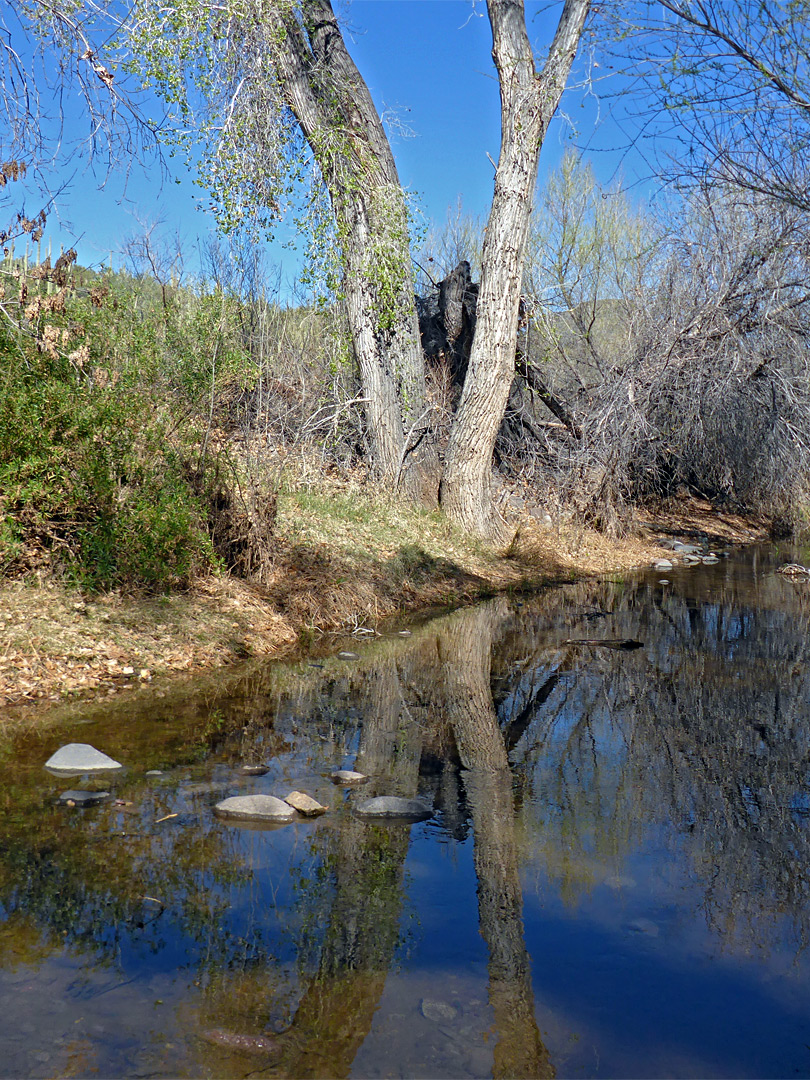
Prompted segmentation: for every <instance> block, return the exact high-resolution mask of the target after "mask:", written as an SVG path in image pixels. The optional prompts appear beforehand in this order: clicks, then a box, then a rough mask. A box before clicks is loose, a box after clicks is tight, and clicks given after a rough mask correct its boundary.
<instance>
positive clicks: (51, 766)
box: [45, 742, 123, 776]
mask: <svg viewBox="0 0 810 1080" xmlns="http://www.w3.org/2000/svg"><path fill="white" fill-rule="evenodd" d="M45 768H46V769H47V770H48V771H49V772H51V773H53V774H54V776H75V775H77V774H78V773H90V772H106V771H109V770H110V769H121V768H123V766H122V765H121V762H120V761H116V760H115V759H114V758H111V757H108V756H107V755H106V754H102V752H101V751H100V750H96V748H95V746H91V745H90V744H89V743H79V742H73V743H67V744H66V745H65V746H62V747H60V749H59V750H57V751H56V753H55V754H51V756H50V757H49V758H48V760H47V761H46V762H45Z"/></svg>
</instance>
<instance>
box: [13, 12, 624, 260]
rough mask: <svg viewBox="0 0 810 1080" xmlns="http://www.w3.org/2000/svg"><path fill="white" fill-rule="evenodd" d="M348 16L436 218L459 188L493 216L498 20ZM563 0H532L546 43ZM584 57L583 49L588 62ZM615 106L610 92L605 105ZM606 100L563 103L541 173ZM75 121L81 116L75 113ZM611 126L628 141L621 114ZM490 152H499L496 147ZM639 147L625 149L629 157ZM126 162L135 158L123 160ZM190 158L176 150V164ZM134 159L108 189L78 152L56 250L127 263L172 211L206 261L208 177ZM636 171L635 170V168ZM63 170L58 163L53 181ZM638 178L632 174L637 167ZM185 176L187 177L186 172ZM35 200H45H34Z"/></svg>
mask: <svg viewBox="0 0 810 1080" xmlns="http://www.w3.org/2000/svg"><path fill="white" fill-rule="evenodd" d="M335 6H336V11H338V13H339V14H340V15H342V16H344V18H345V20H346V23H347V26H346V29H345V31H344V34H345V37H346V41H347V45H348V47H349V49H350V51H351V53H352V55H353V56H354V59H355V61H356V63H357V65H358V68H359V69H360V71H361V73H362V75H363V76H364V78H365V80H366V82H367V83H368V85H369V88H370V90H371V93H372V95H373V97H374V100H375V102H376V104H377V106H378V109H379V110H380V111H381V113H382V114H383V116H384V117H386V118H388V119H389V121H390V122H389V125H388V126H389V134H390V138H391V142H392V146H393V150H394V155H395V157H396V160H397V165H398V168H399V172H400V179H401V180H402V182H403V184H404V185H405V186H406V187H407V188H408V189H409V190H410V191H412V192H414V193H415V195H416V198H417V202H418V205H419V206H420V208H421V210H422V213H423V214H424V215H425V217H426V218H427V219H428V220H433V221H436V222H437V223H442V222H443V221H444V220H445V218H446V216H447V213H448V210H450V209H451V208H452V209H455V207H456V206H457V204H458V201H459V199H461V200H462V204H463V208H464V210H465V211H467V212H469V213H470V214H473V215H476V216H485V215H486V213H487V211H488V207H489V203H490V199H491V197H492V188H493V177H494V169H493V165H492V163H491V161H490V160H489V157H491V158H492V159H493V160H497V157H498V148H499V140H500V118H499V96H498V83H497V78H496V74H495V71H494V68H493V65H492V60H491V55H490V52H491V47H492V43H491V32H490V27H489V21H488V19H487V17H486V8H485V4H484V3H483V2H482V0H478V2H477V3H472V2H471V0H352V2H351V3H344V4H340V3H336V5H335ZM560 9H561V5H560V3H559V2H552V3H547V2H544V3H539V2H532V0H530V2H528V3H527V5H526V10H527V25H528V27H529V32H530V36H531V38H532V41H533V43H535V45H536V47H537V50H538V51H542V50H543V48H544V47H547V45H548V43H549V42H550V40H551V37H552V36H553V32H554V28H555V26H556V21H557V18H558V16H559V12H560ZM583 63H584V59H582V58H581V60H580V67H582V65H583ZM601 108H602V110H603V112H604V103H602V106H601ZM596 109H597V102H596V99H595V98H594V97H593V96H590V97H583V95H581V94H579V95H578V94H576V93H574V94H573V95H572V96H570V98H569V99H567V100H565V109H564V110H563V111H564V112H565V113H566V114H567V116H568V117H570V118H572V119H573V120H575V121H577V122H578V123H579V127H580V130H579V131H578V132H576V131H575V130H574V128H573V126H572V123H571V121H570V120H569V119H566V118H564V117H561V118H558V119H557V120H555V122H554V124H553V126H552V129H551V130H550V132H549V134H548V136H547V139H546V143H545V145H544V147H543V153H542V157H541V178H542V176H543V175H544V174H545V173H546V172H547V171H548V170H549V169H550V168H553V167H554V166H555V165H556V164H557V162H558V161H559V159H560V157H561V155H562V153H563V150H564V148H565V147H566V146H567V145H570V144H571V143H572V142H574V141H577V140H578V141H579V142H588V141H589V140H590V141H593V138H592V135H591V132H592V128H593V123H594V119H595V114H596ZM73 123H77V124H78V123H79V122H78V121H76V120H74V121H73ZM601 133H602V134H601V136H600V137H607V139H608V140H609V141H610V140H612V141H614V142H621V139H620V137H619V136H618V135H617V134H616V132H615V130H614V129H613V128H612V126H611V125H610V123H607V124H606V125H604V126H603V127H602V129H601ZM487 155H489V157H488V156H487ZM594 161H595V167H596V169H597V174H598V175H601V176H602V177H603V178H605V179H607V178H609V176H610V175H611V174H612V173H613V171H614V170H615V169H616V167H617V165H618V164H619V163H620V161H622V159H621V155H617V154H615V153H612V154H607V155H605V154H603V155H597V156H596V158H595V159H594ZM633 161H634V159H630V158H628V159H624V160H623V166H622V167H623V168H624V171H625V173H626V172H627V168H628V165H632V164H633ZM122 165H123V163H122ZM177 165H178V163H177V161H176V160H173V161H170V162H169V167H170V170H172V169H173V168H176V167H177ZM126 171H127V170H125V169H124V168H123V167H122V170H121V172H120V173H118V174H113V175H112V176H111V177H109V178H108V179H107V181H106V184H105V187H104V188H103V189H102V190H101V191H99V188H98V182H99V181H98V178H97V177H95V176H94V175H93V174H92V172H90V171H88V170H86V169H85V170H83V169H82V166H81V165H78V166H77V164H76V163H74V164H73V165H72V166H71V168H70V173H71V174H72V175H73V180H72V182H71V184H70V186H69V187H68V188H67V190H66V191H65V192H64V193H63V194H62V195H61V196H60V199H59V203H58V218H57V215H52V216H51V218H50V221H49V228H48V232H47V235H48V236H49V237H50V238H51V242H52V244H53V246H54V250H55V251H58V248H59V244H60V243H64V244H65V245H67V244H69V243H73V244H75V246H77V248H78V251H79V259H80V262H82V263H84V264H89V265H97V264H99V263H102V262H108V261H109V259H110V256H111V254H112V261H113V264H114V265H116V266H118V265H120V263H121V256H120V254H119V253H120V249H121V246H122V243H123V240H124V239H125V238H126V237H127V236H129V235H132V234H134V233H138V232H139V231H142V230H141V226H140V225H139V220H140V221H141V222H151V221H154V220H156V219H158V218H161V219H163V220H164V222H165V226H164V227H165V229H166V230H167V231H168V232H175V231H176V232H178V233H179V235H180V237H181V239H182V241H183V245H184V247H185V248H186V249H187V251H188V253H189V258H188V265H190V266H191V267H192V268H193V267H194V265H195V263H196V255H195V251H196V249H197V242H198V238H200V237H204V236H205V235H206V234H207V233H209V232H210V231H211V229H212V222H211V220H210V219H209V218H208V217H207V216H206V215H205V214H203V213H202V212H200V211H198V210H196V209H195V196H197V195H199V193H200V192H199V189H198V188H196V187H195V186H194V185H193V183H192V177H191V175H190V174H189V173H188V171H187V170H186V169H185V168H179V170H178V171H176V172H173V173H172V175H170V176H169V177H168V178H166V179H164V180H162V181H161V178H160V174H159V170H158V169H157V167H153V168H152V169H150V170H149V171H147V172H144V171H143V170H141V169H137V168H136V169H134V170H131V171H129V174H128V177H127V179H126V183H124V176H125V173H126ZM631 173H632V170H631ZM58 178H59V173H58V171H57V172H55V173H54V174H53V179H52V182H53V183H56V182H57V180H58ZM631 179H632V175H631ZM178 181H179V183H178ZM27 209H28V211H29V212H30V211H31V210H34V209H36V206H35V203H34V201H33V200H30V201H29V202H28V204H27ZM268 262H269V263H270V264H273V263H280V264H281V265H282V266H283V268H284V272H285V274H286V275H287V276H290V275H291V274H292V273H293V272H294V267H295V258H294V256H292V255H291V254H290V252H289V251H288V250H286V249H284V248H283V247H281V245H280V244H275V245H271V246H270V247H269V249H268Z"/></svg>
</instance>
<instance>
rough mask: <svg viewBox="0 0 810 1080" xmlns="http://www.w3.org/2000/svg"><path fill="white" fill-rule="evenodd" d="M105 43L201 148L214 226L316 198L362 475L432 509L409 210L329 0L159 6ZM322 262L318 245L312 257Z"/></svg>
mask: <svg viewBox="0 0 810 1080" xmlns="http://www.w3.org/2000/svg"><path fill="white" fill-rule="evenodd" d="M120 40H121V42H122V44H123V47H124V49H125V51H126V53H127V54H128V56H129V60H128V63H129V65H130V66H131V67H132V68H133V70H137V71H138V72H139V73H140V74H141V76H142V77H143V78H144V80H145V82H146V83H147V84H151V85H153V86H154V87H155V88H156V89H157V90H158V92H159V93H160V94H161V95H162V96H163V97H164V99H165V100H166V101H167V102H168V104H169V107H170V111H171V116H172V125H173V131H174V137H175V138H176V139H178V141H179V142H180V143H183V144H185V146H186V148H187V149H189V150H191V151H192V152H194V150H195V149H196V148H197V146H198V144H199V143H201V144H202V150H203V174H204V178H203V183H204V185H205V186H206V187H207V188H208V189H209V190H210V191H211V194H212V199H213V202H212V208H213V209H214V210H215V212H216V213H217V215H218V218H219V221H220V224H221V225H222V226H223V227H224V228H225V229H226V230H227V229H233V228H235V227H239V226H241V225H244V224H245V223H250V224H252V225H254V226H255V225H259V226H264V227H267V228H272V227H273V226H275V225H276V224H277V223H278V221H279V220H280V218H281V217H282V216H283V215H284V213H285V212H286V211H287V210H288V209H289V208H290V206H291V204H292V205H294V204H295V202H296V198H298V199H299V203H300V199H301V198H302V197H303V199H304V201H305V202H306V199H307V187H306V184H307V183H308V180H307V178H308V177H310V176H311V175H312V174H311V172H310V171H309V170H310V169H314V172H315V181H316V185H315V186H316V188H317V185H318V183H322V185H323V186H324V187H325V189H326V192H327V193H328V201H329V205H330V208H331V215H332V220H331V221H328V220H327V221H324V219H323V218H322V217H321V218H319V217H318V216H317V210H318V209H319V208H320V207H319V204H318V202H317V198H316V197H315V198H313V200H311V201H310V203H309V208H310V210H312V209H313V207H314V211H313V213H311V214H310V216H309V219H308V221H307V225H308V226H313V225H314V228H315V230H316V232H319V233H320V234H321V235H320V236H319V237H317V238H316V239H317V240H320V242H321V246H322V248H323V247H326V248H327V249H328V248H329V247H330V246H331V245H334V246H335V247H336V249H337V251H338V254H339V259H338V260H337V266H336V273H335V277H334V281H333V282H332V284H333V285H334V287H335V290H336V291H337V292H338V293H339V294H340V295H342V297H343V300H344V302H345V308H346V312H347V319H348V324H349V327H350V332H351V338H352V345H353V349H354V355H355V358H356V361H357V365H358V368H359V372H360V379H361V384H362V390H363V397H364V399H365V400H364V410H365V418H366V427H367V437H368V441H369V447H370V458H371V465H372V472H373V474H374V475H375V477H376V478H377V479H378V480H379V481H381V482H382V483H384V484H386V485H388V486H389V487H390V488H392V489H395V490H399V491H401V492H402V493H404V494H405V495H406V496H407V497H410V498H412V499H414V500H416V501H420V502H423V503H427V504H431V503H432V504H435V503H436V499H437V492H438V481H439V473H438V458H437V455H436V451H435V447H434V446H433V444H432V443H431V441H430V440H429V439H428V438H427V429H428V418H429V412H428V410H427V408H426V403H425V372H424V357H423V355H422V350H421V345H420V340H419V327H418V322H417V319H416V312H415V307H414V299H413V278H412V272H411V262H410V251H409V243H408V212H407V205H406V200H405V195H404V192H403V190H402V186H401V184H400V181H399V177H398V175H397V170H396V165H395V163H394V158H393V154H392V153H391V148H390V145H389V143H388V139H387V137H386V135H385V131H384V129H383V126H382V123H381V121H380V117H379V115H378V113H377V111H376V109H375V107H374V103H373V101H372V99H371V95H370V93H369V91H368V88H367V86H366V84H365V82H364V81H363V79H362V77H361V75H360V73H359V72H358V70H357V68H356V66H355V64H354V62H353V61H352V59H351V57H350V55H349V53H348V51H347V49H346V46H345V43H344V40H343V37H342V35H341V32H340V29H339V27H338V23H337V20H336V18H335V15H334V12H333V11H332V7H331V4H330V3H329V2H328V0H304V2H303V3H298V2H292V0H250V2H249V3H246V4H244V5H236V4H224V5H223V4H213V3H208V2H205V0H174V2H173V3H169V4H165V5H162V6H161V7H160V8H157V7H156V6H155V5H154V4H152V3H149V2H147V0H143V2H141V3H138V4H136V5H135V8H134V11H133V14H132V17H131V19H130V21H129V22H128V23H127V24H125V25H124V26H123V27H122V33H121V37H120ZM321 254H322V255H323V250H322V252H321Z"/></svg>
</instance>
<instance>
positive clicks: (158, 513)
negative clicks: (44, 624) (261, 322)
mask: <svg viewBox="0 0 810 1080" xmlns="http://www.w3.org/2000/svg"><path fill="white" fill-rule="evenodd" d="M152 284H154V283H152ZM85 292H86V295H73V296H72V297H68V299H67V300H66V301H65V303H64V304H63V305H59V309H58V310H55V311H54V310H52V311H50V312H48V313H47V314H44V315H43V314H42V313H41V312H40V313H38V312H36V311H35V310H34V309H33V308H29V315H30V316H31V319H30V321H29V323H28V325H27V326H25V327H24V328H23V329H21V330H19V331H15V330H14V329H13V328H11V327H4V328H3V329H2V332H1V333H0V358H2V359H0V367H2V371H3V375H2V385H1V386H0V399H1V400H2V406H0V509H1V510H2V515H0V516H1V517H2V520H3V526H2V528H1V529H0V566H2V567H4V568H6V569H12V570H15V571H17V572H24V571H25V570H31V569H35V568H38V567H40V566H43V565H48V566H51V567H55V568H61V569H62V570H63V571H64V572H65V573H67V574H68V575H70V576H72V577H73V578H75V580H76V581H77V582H78V583H80V584H81V585H82V586H83V587H85V588H88V589H109V588H116V587H120V588H124V589H127V590H132V591H141V592H158V591H162V590H166V589H170V588H177V587H184V586H186V585H187V584H188V583H189V581H190V580H191V579H192V577H193V576H194V575H195V574H197V573H199V572H201V571H203V570H204V569H205V568H207V567H210V566H212V565H214V564H215V562H216V559H215V556H214V551H213V548H212V543H211V538H210V536H209V522H208V517H209V508H208V507H207V506H206V502H205V498H204V493H205V491H206V489H209V490H210V489H211V487H212V484H213V480H212V478H211V477H210V476H206V475H205V471H204V469H203V471H202V473H201V472H200V469H199V462H198V457H199V445H200V442H201V439H202V437H203V430H202V424H203V423H204V422H205V411H206V404H207V402H208V399H209V398H210V396H211V393H212V390H215V389H216V388H217V387H218V386H221V385H222V381H223V380H228V379H233V378H244V377H247V362H246V358H245V355H244V353H243V352H242V351H241V350H240V349H239V347H238V344H237V343H236V342H235V341H234V340H232V335H231V337H230V338H228V336H227V335H226V334H225V332H224V326H225V321H226V319H225V316H226V315H227V303H228V302H227V301H226V300H225V298H224V297H222V296H221V295H217V294H216V293H215V294H214V295H207V296H202V297H194V296H193V295H187V296H185V297H183V296H176V297H175V298H174V299H172V300H171V301H170V302H169V303H168V304H165V303H164V300H165V297H164V298H163V299H161V300H160V302H157V301H156V298H155V297H151V298H150V289H149V288H148V287H146V288H140V287H139V286H138V282H137V281H134V280H133V279H131V278H128V277H127V276H126V275H114V276H109V277H108V278H107V279H106V281H105V284H104V286H103V289H102V288H99V287H98V286H94V289H93V291H92V293H91V292H88V291H85ZM102 293H104V294H105V295H103V296H102ZM68 349H70V350H71V351H70V352H68V351H67V350H68Z"/></svg>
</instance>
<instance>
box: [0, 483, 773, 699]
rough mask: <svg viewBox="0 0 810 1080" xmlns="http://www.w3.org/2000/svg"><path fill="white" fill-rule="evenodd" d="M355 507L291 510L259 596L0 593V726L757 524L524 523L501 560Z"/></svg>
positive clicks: (223, 587)
mask: <svg viewBox="0 0 810 1080" xmlns="http://www.w3.org/2000/svg"><path fill="white" fill-rule="evenodd" d="M359 505H360V504H359V503H358V501H357V499H356V498H353V499H351V500H347V501H346V503H345V505H344V506H343V510H342V511H341V510H339V511H337V512H336V511H335V509H334V507H335V502H334V500H332V502H331V503H330V504H329V507H328V512H327V510H325V508H324V505H322V504H320V503H318V500H317V498H315V497H314V496H312V495H311V494H310V495H309V496H308V497H307V498H301V497H300V493H299V494H298V495H296V497H295V498H293V497H291V498H290V499H289V500H288V503H287V505H286V508H285V511H284V514H283V515H282V516H281V518H280V524H279V541H278V548H277V550H276V552H275V553H274V559H273V564H272V570H271V572H270V573H269V575H268V576H267V579H266V581H265V583H264V584H262V585H261V586H251V585H247V584H245V583H244V582H240V581H237V580H234V579H233V578H230V577H228V576H227V575H223V576H219V577H210V578H207V579H205V580H203V581H200V582H198V583H197V585H196V586H195V588H194V589H193V590H192V591H191V592H189V593H185V594H182V595H173V596H168V597H156V598H150V599H133V598H131V597H123V596H120V595H118V594H114V593H113V594H108V595H104V596H95V597H89V596H82V595H81V594H80V593H78V592H76V591H73V590H71V589H70V588H68V587H67V586H66V585H65V584H64V583H62V582H60V581H58V580H54V579H51V578H43V577H39V578H29V579H27V580H25V581H8V580H7V581H4V582H2V583H0V708H2V709H3V712H4V713H5V715H6V716H8V717H11V715H12V714H14V715H18V714H19V710H20V708H21V707H27V708H26V711H29V710H30V709H31V707H32V706H35V707H36V708H35V711H36V712H37V713H39V712H40V711H41V710H43V709H50V708H53V707H54V706H55V705H56V704H57V703H62V702H64V701H65V700H70V699H77V698H87V697H104V696H107V695H109V696H115V695H118V694H122V693H126V692H127V691H132V690H133V689H134V688H135V687H138V686H141V687H143V686H145V685H147V684H149V685H152V686H155V688H156V691H157V692H159V688H160V684H161V683H163V682H165V680H166V679H167V678H168V677H170V676H171V675H172V674H174V673H178V672H186V673H188V672H192V671H200V670H203V669H206V668H213V667H216V666H219V665H225V664H231V663H234V662H235V661H238V660H242V659H246V658H248V657H251V656H268V657H281V656H284V655H290V654H292V653H294V652H295V651H296V650H300V649H305V648H307V647H309V646H310V645H311V644H312V642H313V641H314V640H315V639H317V638H319V637H320V636H321V635H324V634H329V633H336V632H343V633H351V632H357V633H361V632H363V631H364V630H372V629H373V628H374V627H376V626H377V625H379V624H380V622H381V621H382V620H384V619H387V618H391V617H397V616H398V617H404V616H406V615H408V614H411V613H414V612H416V611H419V610H421V609H425V608H428V607H433V606H437V605H440V606H446V605H456V604H461V603H467V602H471V601H474V600H476V599H480V598H481V597H485V596H489V595H492V594H494V593H497V592H503V591H508V590H526V589H531V588H537V587H541V586H542V585H543V584H544V583H550V582H554V581H561V580H573V579H575V578H578V577H584V576H598V575H604V574H607V573H611V572H623V571H628V570H631V569H634V568H637V567H642V566H645V565H650V564H651V563H652V561H653V560H654V559H655V558H660V557H662V554H666V553H665V552H662V549H661V548H660V547H659V546H658V545H657V544H656V538H657V537H660V536H666V535H671V536H683V537H696V536H700V537H706V538H708V540H709V543H710V544H712V545H724V544H741V543H751V542H755V541H758V540H764V539H766V538H767V525H766V523H765V522H761V521H751V520H748V519H743V518H739V517H736V516H735V515H731V514H724V513H720V512H718V511H716V510H714V509H712V508H711V507H710V506H709V505H708V504H705V503H699V502H689V503H686V502H680V503H678V504H677V505H673V506H670V507H668V508H665V509H662V510H661V511H660V512H659V513H657V514H656V515H655V516H654V517H653V516H652V515H645V516H644V517H642V518H639V520H638V523H637V527H636V528H635V529H634V535H632V536H630V537H627V538H625V539H622V540H617V541H611V540H609V539H607V538H606V537H605V536H603V535H601V534H599V533H596V532H592V531H589V530H586V529H583V528H581V527H576V526H574V525H572V524H571V523H570V522H568V523H563V522H559V521H558V522H557V523H552V524H549V525H546V526H538V525H536V524H535V523H534V522H533V521H531V520H524V521H523V522H522V523H521V524H520V528H519V531H518V533H517V536H516V540H515V543H514V544H513V546H512V549H511V550H510V552H509V553H508V555H506V556H502V555H497V554H495V553H493V552H491V551H488V550H487V549H486V548H484V547H482V546H480V545H476V544H475V543H473V542H470V541H469V539H468V538H465V537H463V536H459V535H458V533H457V532H455V531H454V530H453V529H452V528H451V527H450V526H448V525H447V523H446V522H445V521H444V520H443V519H442V518H441V517H440V515H436V514H433V515H428V514H423V513H420V514H411V515H409V514H408V513H407V512H406V511H400V510H395V509H394V508H392V507H390V506H388V507H385V506H382V507H381V506H380V505H379V504H374V505H373V506H372V504H371V503H369V502H368V500H367V501H366V503H365V504H363V506H362V513H360V512H359V511H358V506H359ZM402 515H404V516H402ZM2 715H3V713H0V716H2Z"/></svg>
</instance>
